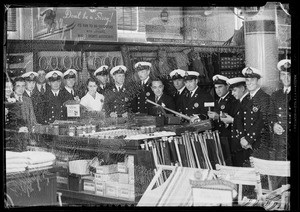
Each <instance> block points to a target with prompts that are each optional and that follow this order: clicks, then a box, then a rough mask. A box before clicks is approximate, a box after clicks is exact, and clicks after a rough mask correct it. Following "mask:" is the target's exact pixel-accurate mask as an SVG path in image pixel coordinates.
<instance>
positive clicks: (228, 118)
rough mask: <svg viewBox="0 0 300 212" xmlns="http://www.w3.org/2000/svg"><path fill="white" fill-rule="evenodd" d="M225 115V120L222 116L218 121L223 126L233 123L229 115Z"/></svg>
mask: <svg viewBox="0 0 300 212" xmlns="http://www.w3.org/2000/svg"><path fill="white" fill-rule="evenodd" d="M225 115H226V117H225V118H223V117H222V116H220V120H221V121H222V122H224V123H225V124H231V123H233V120H234V119H233V118H232V117H231V116H230V115H228V114H227V113H226V114H225Z"/></svg>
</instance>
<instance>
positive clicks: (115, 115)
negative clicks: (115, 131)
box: [110, 112, 118, 118]
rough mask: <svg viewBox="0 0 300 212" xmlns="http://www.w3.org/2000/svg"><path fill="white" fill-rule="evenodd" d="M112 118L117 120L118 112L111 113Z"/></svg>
mask: <svg viewBox="0 0 300 212" xmlns="http://www.w3.org/2000/svg"><path fill="white" fill-rule="evenodd" d="M110 117H112V118H117V117H118V115H117V113H116V112H111V113H110Z"/></svg>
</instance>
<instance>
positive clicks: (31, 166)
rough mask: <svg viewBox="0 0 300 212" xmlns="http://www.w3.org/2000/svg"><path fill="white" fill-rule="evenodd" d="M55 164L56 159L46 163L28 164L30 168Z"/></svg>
mask: <svg viewBox="0 0 300 212" xmlns="http://www.w3.org/2000/svg"><path fill="white" fill-rule="evenodd" d="M53 164H54V160H53V161H49V162H45V163H37V164H30V165H28V166H27V168H28V169H36V168H41V167H45V166H51V165H53Z"/></svg>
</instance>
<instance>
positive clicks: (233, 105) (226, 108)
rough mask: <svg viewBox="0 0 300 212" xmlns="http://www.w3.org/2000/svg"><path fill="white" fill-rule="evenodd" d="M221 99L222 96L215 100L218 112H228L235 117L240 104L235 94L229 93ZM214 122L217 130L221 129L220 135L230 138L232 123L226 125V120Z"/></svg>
mask: <svg viewBox="0 0 300 212" xmlns="http://www.w3.org/2000/svg"><path fill="white" fill-rule="evenodd" d="M219 100H220V98H219V99H218V100H216V101H215V108H214V111H215V112H217V113H218V114H220V112H221V111H222V113H227V114H229V115H230V116H231V117H233V116H234V113H235V112H236V109H237V105H238V101H237V100H236V99H235V98H234V96H232V94H231V93H228V94H227V96H226V97H225V98H224V99H221V100H220V101H219ZM213 123H214V128H215V129H216V130H219V132H220V136H222V137H228V138H230V137H231V126H230V125H229V126H227V127H226V126H225V124H224V122H222V121H221V120H214V121H213Z"/></svg>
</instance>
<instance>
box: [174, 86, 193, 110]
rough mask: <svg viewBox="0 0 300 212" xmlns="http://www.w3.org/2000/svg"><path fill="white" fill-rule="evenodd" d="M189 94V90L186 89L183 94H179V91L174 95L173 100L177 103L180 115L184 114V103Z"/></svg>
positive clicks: (176, 106)
mask: <svg viewBox="0 0 300 212" xmlns="http://www.w3.org/2000/svg"><path fill="white" fill-rule="evenodd" d="M188 92H189V91H188V89H187V88H184V89H183V91H182V92H181V94H179V93H178V91H176V92H175V93H174V94H173V99H174V101H175V110H176V111H177V112H179V113H182V111H183V102H184V99H185V96H186V95H187V93H188Z"/></svg>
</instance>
